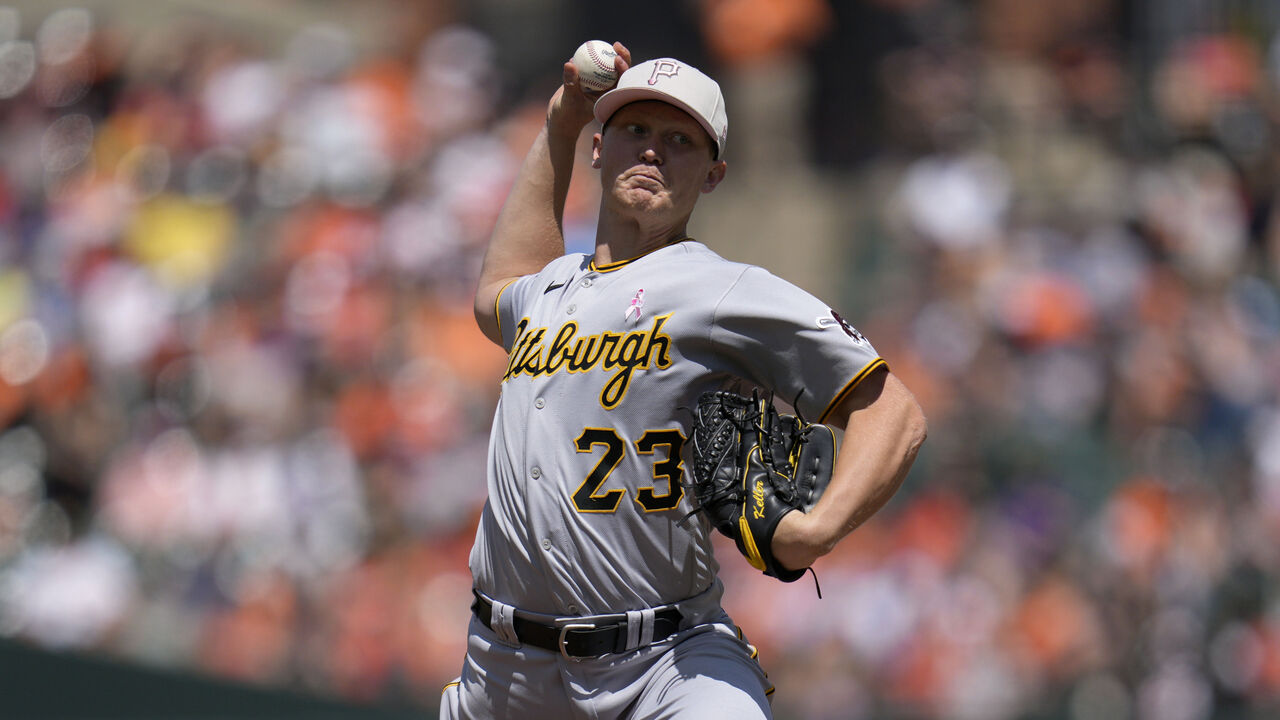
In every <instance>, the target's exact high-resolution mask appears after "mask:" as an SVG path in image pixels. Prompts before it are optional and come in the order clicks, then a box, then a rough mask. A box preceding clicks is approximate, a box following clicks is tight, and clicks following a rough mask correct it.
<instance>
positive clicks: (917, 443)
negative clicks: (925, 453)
mask: <svg viewBox="0 0 1280 720" xmlns="http://www.w3.org/2000/svg"><path fill="white" fill-rule="evenodd" d="M903 437H904V438H905V439H906V455H907V457H908V458H910V459H911V460H914V459H915V457H916V455H918V454H919V453H920V448H921V447H922V446H923V445H924V441H925V440H926V439H928V437H929V421H928V419H927V418H925V416H924V409H923V408H921V407H920V403H918V402H916V401H915V399H914V398H913V399H912V401H911V403H910V406H909V408H908V410H907V418H906V429H905V430H904V431H903Z"/></svg>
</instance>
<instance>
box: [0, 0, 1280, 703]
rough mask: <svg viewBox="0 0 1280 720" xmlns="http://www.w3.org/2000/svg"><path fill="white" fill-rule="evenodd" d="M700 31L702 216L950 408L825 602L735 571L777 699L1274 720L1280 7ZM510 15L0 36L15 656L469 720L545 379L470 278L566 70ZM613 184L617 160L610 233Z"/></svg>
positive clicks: (746, 622)
mask: <svg viewBox="0 0 1280 720" xmlns="http://www.w3.org/2000/svg"><path fill="white" fill-rule="evenodd" d="M544 4H546V5H548V6H556V7H560V8H561V9H569V8H571V6H573V7H576V4H575V3H567V2H562V3H554V2H547V3H544ZM660 4H661V3H660ZM683 5H685V6H693V5H696V7H698V8H699V11H698V12H697V13H693V14H689V13H686V14H685V15H684V16H682V17H683V20H684V21H686V22H687V23H688V25H689V27H690V28H691V29H692V34H693V36H694V37H697V38H699V39H700V44H699V46H698V47H697V48H689V53H688V54H684V56H686V57H689V58H691V59H692V58H697V61H698V62H702V63H703V64H704V65H705V66H706V67H707V68H708V69H709V70H711V71H712V74H714V75H718V76H720V77H722V78H723V82H724V84H725V88H726V94H727V99H728V104H729V107H730V108H731V111H730V112H731V116H732V119H733V123H732V126H733V128H734V133H733V134H732V137H733V141H732V143H731V144H730V146H729V147H730V149H729V155H728V160H729V163H730V179H729V180H728V181H726V183H725V184H723V185H722V186H721V188H720V189H718V190H717V191H716V193H715V194H713V195H712V196H709V197H708V198H706V199H705V200H704V201H703V205H702V206H700V210H699V213H700V222H701V224H700V225H698V226H697V227H695V233H694V234H695V235H696V236H698V237H699V239H701V240H704V241H705V242H707V243H708V244H709V245H711V246H713V247H715V248H716V249H718V250H720V251H721V252H722V253H723V254H725V255H728V256H730V257H737V258H742V257H743V254H746V256H747V257H746V258H745V259H759V261H760V262H762V264H765V265H766V266H768V267H770V268H773V269H778V268H782V269H783V270H785V271H784V272H783V273H782V274H784V275H787V276H788V277H792V279H795V280H797V281H798V282H799V283H800V284H801V285H805V286H807V287H811V288H812V289H815V291H819V292H820V294H823V295H824V296H826V297H828V298H829V299H830V300H831V301H832V302H833V304H835V305H837V306H839V307H841V308H844V309H845V310H846V311H845V312H844V313H843V314H845V315H846V316H848V317H850V319H851V320H852V321H853V322H854V323H855V324H856V325H858V327H859V329H860V330H862V331H863V332H864V333H865V334H866V335H867V337H868V338H870V339H871V340H872V342H873V343H874V344H875V345H876V347H877V349H878V350H879V351H880V353H881V355H882V356H884V357H885V358H886V359H887V360H888V362H889V364H890V367H891V368H892V369H893V370H894V372H895V373H896V374H898V375H899V376H901V377H902V378H903V379H904V380H905V382H906V383H907V385H908V386H909V387H910V388H912V389H913V390H914V391H915V392H916V394H917V396H918V398H919V399H920V401H921V404H922V405H923V406H924V408H925V411H926V414H927V415H928V417H929V421H930V439H929V441H928V443H927V444H926V448H925V451H924V453H923V454H922V456H921V458H920V460H919V461H918V462H917V465H916V467H915V469H914V470H913V472H912V474H911V476H910V477H909V478H908V480H907V483H906V484H905V486H904V487H903V489H902V491H901V492H900V493H899V495H898V496H897V497H896V498H895V499H894V501H893V502H892V503H891V504H890V505H889V506H888V507H887V508H886V509H885V510H884V511H882V512H881V514H880V515H878V516H877V517H876V518H874V519H873V520H872V521H871V522H870V523H868V524H867V525H866V526H865V527H863V528H861V529H859V530H858V531H857V532H856V533H854V534H853V535H852V536H850V538H849V539H848V540H847V541H846V542H845V543H844V544H843V545H841V546H840V547H839V548H838V549H837V551H836V553H835V554H833V555H832V556H831V557H828V558H824V559H823V560H822V561H820V562H819V564H818V565H817V566H816V570H817V574H818V578H819V580H820V582H821V591H822V597H821V599H819V598H818V597H817V595H816V593H815V592H814V589H813V588H812V587H810V586H807V585H806V583H807V580H806V581H805V582H801V583H796V584H792V585H783V584H780V583H776V582H774V581H772V580H770V579H767V578H763V577H760V576H759V575H758V573H756V572H755V571H754V570H752V569H751V568H749V567H748V566H747V565H746V564H745V563H741V562H739V561H738V560H737V557H736V552H734V551H733V550H732V549H731V548H730V547H728V546H725V550H724V552H723V553H721V561H722V565H723V566H724V578H725V583H726V586H727V593H726V606H727V607H728V608H729V610H730V612H731V613H732V614H733V616H734V617H735V620H736V621H737V622H738V623H739V625H741V626H742V628H743V630H744V632H745V633H746V635H747V637H748V639H749V640H751V641H752V642H753V643H754V644H756V645H757V646H758V647H759V648H760V650H761V655H760V657H761V662H762V664H763V666H764V668H765V669H766V671H768V672H769V673H770V676H771V677H772V678H773V679H774V681H775V682H776V683H777V685H778V687H779V689H778V692H777V694H776V696H775V700H774V706H775V710H776V712H777V713H778V716H779V717H780V718H782V719H783V720H785V719H787V718H806V719H812V720H823V719H830V720H836V719H840V720H861V719H863V718H867V719H869V718H920V719H924V718H961V719H972V720H1003V719H1006V718H1009V719H1012V718H1064V719H1065V718H1070V719H1071V720H1083V719H1085V718H1089V719H1099V720H1125V719H1128V718H1133V719H1134V720H1156V719H1158V720H1208V719H1209V718H1242V719H1243V718H1262V717H1272V716H1275V714H1276V713H1278V712H1280V203H1278V202H1277V199H1278V198H1280V195H1278V194H1280V32H1278V31H1280V7H1277V6H1275V5H1274V3H1269V2H1266V1H1265V0H1221V1H1220V2H1198V1H1196V0H1178V1H1177V2H1144V1H1141V0H1087V1H1084V0H1082V1H1080V2H1072V3H1032V2H1025V0H973V1H971V2H961V1H960V0H863V1H862V2H858V3H837V2H830V3H828V2H825V1H824V0H804V1H799V0H793V1H790V2H789V1H787V0H706V1H705V2H702V3H696V4H689V3H685V4H683ZM500 32H501V29H500V28H488V27H485V26H484V25H483V24H477V23H461V22H447V23H446V22H441V23H440V24H439V25H438V26H436V27H431V28H429V31H427V32H424V33H423V36H422V37H421V38H419V39H418V40H417V41H415V42H414V43H411V44H408V45H406V46H405V47H395V48H387V51H386V52H372V53H371V52H368V51H367V50H364V49H362V48H360V47H359V46H358V44H357V43H356V41H355V40H354V39H353V38H352V37H351V34H350V33H349V31H348V30H347V29H346V28H343V27H341V26H339V25H335V24H332V23H324V22H318V23H317V24H314V25H308V26H303V27H299V28H298V29H297V30H296V32H294V33H292V34H291V35H290V36H289V37H288V38H287V42H283V43H281V44H279V45H278V46H271V47H263V46H261V45H260V44H258V43H255V42H252V41H251V40H250V39H248V38H246V37H244V36H242V35H238V34H237V33H235V32H232V31H230V30H228V29H227V28H225V27H219V26H217V25H212V24H209V23H198V22H191V23H172V24H166V25H165V26H164V27H162V28H151V29H149V30H146V31H142V30H128V29H126V28H124V27H123V26H118V25H116V24H113V23H111V22H109V21H107V20H105V19H104V18H102V17H99V16H97V15H95V14H94V13H93V12H90V11H89V10H85V9H79V8H64V9H59V10H56V11H52V12H49V13H47V14H46V15H43V16H41V17H38V18H33V17H30V16H26V15H23V14H22V13H19V12H18V11H17V10H14V9H12V8H4V7H0V148H2V149H3V151H2V152H0V637H9V638H16V639H19V640H21V641H24V642H33V643H38V644H40V645H42V646H46V647H50V648H56V649H78V650H88V651H92V652H95V653H101V654H103V655H105V656H109V657H115V658H120V659H122V660H127V661H129V662H137V663H144V664H149V665H155V666H164V667H171V668H183V669H189V670H195V671H199V672H202V673H209V674H213V675H217V676H221V677H227V678H234V679H239V680H244V681H248V682H253V683H259V684H263V685H267V686H274V687H290V688H301V689H305V690H309V691H313V692H318V693H323V694H329V695H332V696H335V697H341V698H344V699H352V700H359V701H370V702H374V701H396V702H410V703H413V704H417V705H420V706H421V707H422V708H423V710H424V713H425V714H427V715H430V713H431V711H432V710H433V709H434V707H435V705H436V703H437V702H438V697H439V695H438V693H439V690H440V687H441V686H442V685H443V683H444V682H447V681H448V680H450V679H451V678H452V677H454V676H455V675H456V674H457V672H458V671H459V669H460V667H461V659H462V654H463V652H464V640H465V637H464V632H465V623H466V620H467V613H468V603H469V601H470V577H469V574H468V571H467V567H466V556H467V551H468V550H469V548H470V544H471V541H472V538H473V533H474V529H475V522H476V518H477V515H478V513H479V509H480V506H481V504H482V503H483V501H484V492H485V487H484V478H483V468H484V459H483V458H484V451H485V445H486V443H487V439H488V430H489V421H490V419H491V414H492V410H493V406H494V403H495V401H496V398H497V394H498V392H499V385H498V380H499V378H500V377H501V370H502V368H503V367H504V366H505V357H504V356H503V354H502V352H501V350H500V349H498V348H496V347H494V346H492V345H491V344H489V343H488V342H487V341H486V340H485V339H484V338H483V337H482V336H481V335H480V333H479V331H478V330H476V329H475V326H474V322H473V320H472V315H471V292H472V290H473V282H474V278H475V275H476V273H477V272H478V268H479V262H480V256H481V254H482V253H483V249H484V245H485V242H486V240H487V235H488V231H489V229H490V227H491V226H492V223H493V220H494V218H495V216H496V213H497V211H498V209H499V206H500V203H501V202H502V199H503V197H504V196H505V192H506V189H507V188H508V187H509V184H510V182H511V180H512V177H513V176H514V173H515V169H516V168H517V165H518V163H519V162H520V159H521V158H522V156H523V153H524V150H525V149H526V148H527V146H528V143H529V142H530V140H531V139H532V137H533V135H534V134H535V133H536V132H537V129H538V127H539V126H540V124H541V122H542V118H543V109H544V103H545V99H546V97H547V96H548V95H549V93H550V91H551V89H552V88H553V87H554V84H553V83H554V82H556V79H557V77H558V67H557V66H556V64H555V63H552V64H551V66H550V67H549V68H548V69H547V70H548V72H547V75H546V76H545V77H543V76H537V77H536V78H534V77H533V76H532V75H531V74H530V71H529V69H528V68H527V67H524V66H521V67H517V68H513V67H511V66H510V65H509V64H508V63H507V62H506V60H504V54H503V50H502V46H501V45H500V44H499V43H496V42H495V40H494V37H495V34H500ZM648 33H649V34H647V35H646V34H644V33H642V32H641V31H640V30H639V29H637V33H636V35H637V37H636V39H634V40H632V39H631V38H629V37H625V36H619V37H618V39H622V40H624V41H626V42H628V43H629V44H630V45H631V46H632V49H633V50H635V51H636V52H637V55H638V56H642V57H643V56H648V55H650V54H665V53H668V52H676V51H675V50H671V49H668V48H665V47H662V46H661V44H660V41H659V39H658V38H659V36H660V35H661V33H662V28H650V29H649V30H648ZM677 35H679V34H677ZM592 36H601V37H605V38H608V39H614V36H613V35H610V34H607V33H606V31H604V30H602V31H600V32H598V33H593V34H592ZM679 36H681V37H683V35H679ZM579 39H586V37H582V38H579ZM571 45H572V43H571V44H570V45H568V46H566V47H565V48H563V50H564V52H562V53H558V54H557V55H564V56H567V55H568V54H569V53H570V52H571V51H572V46H571ZM515 76H520V77H521V78H522V80H521V82H519V83H516V82H513V81H512V78H513V77H515ZM521 86H523V90H524V91H516V90H515V89H513V88H520V87H521ZM783 99H785V102H783ZM580 160H585V155H580ZM735 183H736V185H735ZM597 201H598V190H597V189H596V188H595V186H594V183H593V176H592V175H591V171H590V169H589V168H588V167H587V166H586V165H585V163H584V164H583V165H581V166H580V167H579V169H578V179H577V180H576V181H575V183H574V185H573V188H572V191H571V197H570V200H569V205H568V209H567V218H566V235H567V238H568V243H569V246H570V248H571V249H573V250H582V249H586V248H589V247H590V233H591V229H592V227H593V224H594V213H595V204H596V202H597ZM779 222H781V223H786V226H785V227H783V228H781V232H786V231H788V230H790V231H792V234H791V235H782V234H769V233H767V232H757V233H755V236H754V237H749V235H750V234H751V233H749V232H746V230H749V229H751V228H753V227H754V228H755V229H757V230H760V229H762V228H768V227H770V223H779ZM779 238H782V239H783V241H779ZM805 243H813V247H814V253H802V252H797V251H796V248H797V247H805V245H804V244H805ZM739 251H741V252H739ZM799 256H805V257H809V258H810V260H811V261H812V258H813V257H817V258H820V260H821V261H820V262H817V263H813V262H811V264H810V265H795V263H796V262H798V260H797V257H799ZM801 259H803V258H801ZM846 441H849V442H856V438H849V439H846Z"/></svg>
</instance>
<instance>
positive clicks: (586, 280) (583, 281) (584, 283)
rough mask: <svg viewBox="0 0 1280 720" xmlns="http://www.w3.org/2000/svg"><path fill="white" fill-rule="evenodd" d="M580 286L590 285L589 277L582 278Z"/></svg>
mask: <svg viewBox="0 0 1280 720" xmlns="http://www.w3.org/2000/svg"><path fill="white" fill-rule="evenodd" d="M582 287H591V278H582Z"/></svg>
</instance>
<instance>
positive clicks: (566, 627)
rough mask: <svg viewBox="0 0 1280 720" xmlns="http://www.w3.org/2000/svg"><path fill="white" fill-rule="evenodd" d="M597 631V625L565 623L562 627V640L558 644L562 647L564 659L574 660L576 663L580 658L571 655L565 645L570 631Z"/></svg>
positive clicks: (561, 651) (561, 652)
mask: <svg viewBox="0 0 1280 720" xmlns="http://www.w3.org/2000/svg"><path fill="white" fill-rule="evenodd" d="M595 629H596V624H595V623H565V624H564V625H561V626H560V639H559V642H558V644H559V645H560V654H561V655H563V656H564V659H565V660H572V661H574V662H577V661H578V658H576V657H574V656H572V655H570V654H569V650H568V648H567V647H566V644H565V643H566V640H567V639H568V638H567V637H566V636H567V635H568V634H569V631H570V630H595Z"/></svg>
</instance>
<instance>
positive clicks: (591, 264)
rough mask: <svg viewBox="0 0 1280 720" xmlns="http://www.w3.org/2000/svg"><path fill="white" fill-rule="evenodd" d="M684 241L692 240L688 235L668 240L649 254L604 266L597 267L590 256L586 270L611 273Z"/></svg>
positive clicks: (641, 254) (593, 258) (594, 260)
mask: <svg viewBox="0 0 1280 720" xmlns="http://www.w3.org/2000/svg"><path fill="white" fill-rule="evenodd" d="M686 240H693V238H691V237H689V236H688V235H685V236H683V237H678V238H675V239H674V240H668V241H666V242H665V243H663V244H661V245H659V246H658V247H656V248H654V249H652V250H650V251H649V252H645V253H640V254H639V255H636V256H635V257H630V258H627V259H626V260H615V261H613V262H611V263H605V264H604V265H597V264H596V259H595V257H594V256H592V258H591V262H589V263H587V269H588V270H591V271H593V272H612V271H614V270H617V269H618V268H620V267H622V266H624V265H630V264H631V263H633V262H635V261H636V260H639V259H640V258H642V257H644V256H645V255H651V254H653V253H655V252H658V251H659V250H661V249H663V248H667V247H671V246H672V245H675V244H677V243H682V242H685V241H686Z"/></svg>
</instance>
